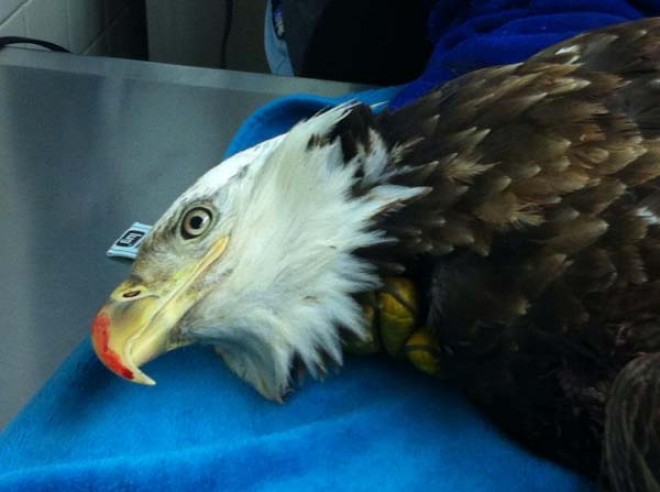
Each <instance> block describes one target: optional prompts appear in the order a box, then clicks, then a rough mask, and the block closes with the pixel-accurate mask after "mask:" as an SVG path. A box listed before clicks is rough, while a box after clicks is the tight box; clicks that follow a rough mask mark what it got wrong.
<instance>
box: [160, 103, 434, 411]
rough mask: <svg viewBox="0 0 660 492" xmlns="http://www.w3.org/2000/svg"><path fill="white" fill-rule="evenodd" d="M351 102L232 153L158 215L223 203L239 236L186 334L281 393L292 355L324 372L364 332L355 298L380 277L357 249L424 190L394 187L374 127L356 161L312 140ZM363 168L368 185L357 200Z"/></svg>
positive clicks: (231, 231) (271, 393)
mask: <svg viewBox="0 0 660 492" xmlns="http://www.w3.org/2000/svg"><path fill="white" fill-rule="evenodd" d="M351 107H352V106H350V105H347V106H340V107H338V108H335V109H332V110H330V111H326V112H325V113H322V114H320V115H318V116H315V117H314V118H312V119H310V120H308V121H306V122H304V123H301V124H299V125H297V126H296V127H294V128H293V129H292V130H291V131H290V132H289V133H288V134H286V135H285V136H283V137H277V138H275V139H272V140H270V141H268V142H266V143H264V144H262V145H261V146H257V147H255V148H253V149H250V150H248V151H246V152H244V153H242V154H238V155H237V156H235V157H233V158H231V159H229V160H228V161H227V162H225V163H223V164H222V165H220V166H218V167H216V168H214V169H213V170H211V171H210V172H208V173H207V174H206V175H205V176H203V177H202V178H201V179H200V180H199V181H198V182H197V183H196V184H195V185H194V186H193V187H191V188H190V189H189V190H188V191H187V192H186V193H184V195H182V196H181V197H180V198H179V200H178V201H177V202H176V203H175V204H174V205H173V206H172V207H171V209H170V210H169V211H168V213H167V214H166V215H165V217H163V219H161V222H159V224H161V223H162V224H163V225H162V226H161V228H165V227H166V226H165V225H164V224H168V223H171V222H172V221H173V220H174V217H177V216H178V215H180V214H181V213H182V212H181V209H183V208H185V207H187V206H190V204H194V203H198V202H208V201H211V202H212V203H213V206H214V208H215V209H217V212H218V213H217V215H218V220H217V222H216V223H215V224H214V232H213V234H214V235H216V236H220V235H228V236H229V238H230V240H229V244H228V246H227V250H226V252H225V253H224V255H223V257H222V258H221V260H220V261H219V262H218V264H217V265H215V268H214V271H213V272H212V273H211V274H209V275H208V277H207V279H206V281H207V282H208V283H213V284H214V286H213V289H212V290H211V291H210V293H209V294H208V295H206V297H205V298H204V300H203V301H201V302H199V303H198V305H197V306H196V307H195V309H193V310H191V312H190V313H189V314H188V315H187V317H186V319H185V320H184V323H183V325H184V326H182V332H183V334H184V335H185V336H188V337H190V338H193V339H197V340H200V341H204V342H207V343H212V344H214V345H216V346H218V347H219V351H220V353H221V354H222V355H223V358H224V360H225V362H226V363H227V364H228V366H229V367H230V368H231V369H232V370H233V371H235V372H236V373H237V374H238V375H239V376H240V377H242V378H243V379H245V380H247V381H248V382H250V383H251V384H252V385H253V386H255V388H257V390H259V391H260V392H261V393H262V394H263V395H264V396H266V397H268V398H271V399H275V400H279V399H281V398H282V395H284V394H285V393H286V391H287V389H288V388H289V386H290V384H291V381H290V374H291V367H292V362H293V359H294V357H296V356H297V357H299V358H300V360H301V361H302V362H303V363H304V364H305V366H306V367H307V368H308V370H309V372H310V373H311V374H312V375H319V374H322V373H323V372H324V365H325V359H326V358H327V357H329V358H330V359H332V360H333V361H334V362H336V363H337V364H340V363H341V360H342V354H341V340H340V329H341V328H344V329H347V330H349V331H352V332H353V333H355V334H356V335H357V336H363V335H364V326H363V320H362V310H361V308H360V306H358V304H357V303H356V302H355V300H354V297H353V296H354V294H356V293H359V292H362V291H367V290H372V289H374V288H376V287H377V285H378V283H379V279H378V277H377V274H376V272H375V271H374V269H373V268H372V266H371V265H370V264H369V263H368V262H366V261H365V260H363V259H361V258H359V257H358V256H356V255H355V254H353V253H354V252H355V250H357V249H361V248H365V247H369V246H372V245H375V244H378V243H380V242H382V241H384V240H385V239H386V238H385V237H384V234H383V233H382V232H381V231H378V230H374V228H373V225H374V217H375V216H376V215H378V214H380V213H382V212H383V211H384V210H386V209H388V208H390V207H399V206H401V204H402V203H404V202H405V201H407V200H409V199H410V198H412V197H414V196H417V195H419V194H421V193H424V192H425V190H424V189H422V188H414V189H411V188H406V187H401V186H393V185H388V184H387V183H386V181H387V178H388V177H389V176H390V175H391V174H392V171H391V170H390V169H389V168H388V163H389V160H388V159H389V156H388V154H387V151H386V148H385V145H384V144H383V142H382V141H381V139H380V137H379V136H378V135H377V134H376V133H375V132H373V134H372V145H370V146H369V148H370V149H371V150H370V152H366V150H364V149H361V151H360V152H359V155H358V156H356V157H355V158H354V159H353V160H352V161H351V162H348V163H347V162H344V159H343V154H342V151H341V146H340V144H339V142H338V141H335V142H328V143H324V144H323V145H317V146H309V145H308V143H309V141H310V139H311V138H312V137H313V136H317V137H318V136H321V137H322V136H327V135H328V134H329V132H330V130H331V129H332V128H333V127H334V126H335V125H336V124H337V123H338V122H339V121H340V120H341V119H342V118H343V117H345V115H346V114H348V112H349V111H350V110H351ZM360 165H361V166H363V167H362V169H363V176H364V178H363V182H364V183H365V184H367V185H368V186H367V188H368V191H367V192H366V193H365V194H364V195H361V196H353V194H352V189H353V187H354V185H355V181H356V178H355V171H356V166H360ZM390 167H391V166H390ZM157 227H158V225H157Z"/></svg>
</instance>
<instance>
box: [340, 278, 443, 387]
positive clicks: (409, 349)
mask: <svg viewBox="0 0 660 492" xmlns="http://www.w3.org/2000/svg"><path fill="white" fill-rule="evenodd" d="M384 284H385V285H384V286H383V288H382V290H380V291H378V292H375V293H370V294H367V295H364V296H363V297H362V298H361V299H360V304H361V306H362V310H363V312H364V322H365V325H366V328H367V330H366V334H365V337H364V338H363V339H358V338H357V337H355V336H349V337H348V338H347V339H346V340H345V346H346V350H347V351H348V352H350V353H352V354H355V355H369V354H375V353H378V352H385V353H386V354H388V355H390V356H392V357H395V358H397V359H408V360H409V361H410V362H411V363H412V364H413V365H414V366H415V367H416V368H418V369H419V370H420V371H423V372H425V373H427V374H432V375H434V376H441V375H442V374H443V370H442V367H441V357H440V355H441V352H440V343H439V341H438V339H437V338H436V337H435V336H434V335H433V333H432V332H431V331H430V330H428V329H427V328H425V327H420V326H419V325H418V320H417V310H418V298H417V292H416V290H415V285H414V284H413V283H412V282H411V281H410V280H408V279H407V278H403V277H390V278H386V279H384Z"/></svg>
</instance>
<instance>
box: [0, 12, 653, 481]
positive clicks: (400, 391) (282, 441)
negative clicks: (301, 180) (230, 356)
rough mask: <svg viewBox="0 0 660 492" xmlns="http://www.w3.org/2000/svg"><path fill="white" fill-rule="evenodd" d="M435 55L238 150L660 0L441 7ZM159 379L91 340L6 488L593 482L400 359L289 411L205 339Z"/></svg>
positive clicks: (432, 23) (57, 384)
mask: <svg viewBox="0 0 660 492" xmlns="http://www.w3.org/2000/svg"><path fill="white" fill-rule="evenodd" d="M429 4H430V6H431V7H432V9H431V15H430V17H429V35H430V36H431V39H432V40H433V41H434V44H435V51H434V53H433V56H432V58H431V59H430V60H429V64H428V67H427V69H426V71H425V72H424V74H422V75H421V76H420V77H419V79H417V80H415V81H413V82H411V83H410V84H407V85H406V86H404V87H403V88H388V89H384V90H379V91H370V92H367V93H362V94H353V95H347V96H346V97H342V98H335V99H326V98H319V97H312V96H293V97H288V98H284V99H282V100H279V101H276V102H274V103H271V104H270V105H267V106H265V107H264V108H262V109H261V110H259V111H257V112H256V113H255V114H254V115H253V116H252V117H251V118H250V119H249V120H248V121H246V123H245V125H244V126H243V127H242V129H241V130H240V131H239V132H238V134H237V136H236V138H235V139H234V141H233V142H232V144H231V145H230V147H229V149H228V150H227V155H230V154H232V153H235V152H237V151H239V150H242V149H243V148H246V147H249V146H251V145H253V144H255V143H257V142H259V141H262V140H264V139H266V138H269V137H272V136H275V135H277V134H280V133H282V132H283V131H286V130H288V129H289V128H290V127H291V126H292V125H293V124H295V123H296V122H297V121H299V120H300V119H301V118H306V117H309V116H311V115H313V114H314V113H316V112H318V111H319V110H320V109H322V108H323V107H325V106H327V105H331V104H336V103H340V102H343V101H346V100H350V99H358V100H362V101H365V102H366V103H369V104H376V103H381V102H383V101H388V100H389V101H390V105H391V106H392V107H398V106H400V105H402V104H405V103H406V102H409V101H410V100H412V99H415V98H416V97H418V96H420V95H421V94H424V93H425V92H427V91H428V90H431V89H432V88H433V87H436V86H437V85H439V84H441V83H442V82H444V81H446V80H449V79H450V78H453V77H455V76H457V75H460V74H462V73H465V72H467V71H470V70H473V69H476V68H481V67H483V66H487V65H492V64H498V63H508V62H516V61H520V60H522V59H524V58H525V57H527V56H529V55H530V54H532V53H534V52H535V51H537V50H539V49H542V48H544V47H546V46H548V45H549V44H551V43H553V42H556V41H559V40H561V39H564V38H566V37H568V36H571V35H573V34H575V33H577V32H579V31H582V30H584V29H588V28H592V27H596V26H600V25H605V24H611V23H614V22H621V21H624V20H629V19H634V18H637V17H640V16H643V15H651V14H657V13H658V12H659V11H660V0H656V1H653V0H644V1H641V0H640V1H637V2H625V1H621V0H619V1H615V0H608V1H606V0H601V1H599V2H593V1H587V0H583V1H580V0H574V1H568V0H561V1H560V0H557V1H550V0H543V1H542V0H537V1H515V0H490V1H482V2H464V1H462V0H445V1H439V2H429ZM147 371H148V373H149V374H151V375H152V376H154V377H155V378H156V379H157V380H158V381H159V384H158V385H157V386H156V387H154V388H144V387H142V386H137V385H132V384H129V383H126V382H124V381H122V380H120V379H118V378H117V377H115V376H114V375H112V374H110V373H109V372H108V371H107V370H106V369H105V368H103V367H102V366H101V364H100V363H99V362H98V361H97V359H96V357H95V356H94V354H93V352H92V349H91V347H90V345H89V342H88V341H85V342H83V343H82V344H81V345H80V346H79V347H78V348H77V349H76V350H75V351H74V352H73V353H72V354H71V356H70V357H69V358H68V360H67V361H66V362H65V363H64V364H63V365H62V366H61V367H60V368H59V369H58V370H57V372H56V373H55V374H54V375H53V377H52V378H51V379H50V380H49V381H48V383H47V384H46V385H45V386H44V388H43V389H42V390H41V391H40V392H39V393H38V394H37V395H36V396H35V397H34V398H33V400H32V401H31V402H30V403H29V404H28V405H27V406H26V407H25V408H24V410H23V411H22V412H21V413H20V414H19V415H18V416H17V417H16V418H15V419H14V420H13V421H12V422H11V423H10V424H9V425H8V427H7V428H6V429H5V430H4V432H3V433H2V434H1V435H0V464H1V465H0V491H15V490H53V491H55V490H58V491H59V490H67V491H84V490H98V491H124V490H135V491H154V490H158V491H170V490H171V491H175V490H176V491H180V490H223V491H234V490H235V491H246V490H268V491H279V490H283V491H284V490H286V491H292V490H365V491H366V490H376V489H378V490H381V491H388V490H392V491H399V490H411V491H414V490H428V489H432V490H447V491H452V492H459V491H474V490H479V491H485V492H488V491H493V492H495V491H539V492H541V491H548V492H549V491H557V490H561V491H566V492H571V491H576V492H577V491H588V490H594V489H595V484H594V483H592V482H591V481H589V480H587V479H585V478H583V477H580V476H578V475H576V474H575V473H573V472H571V471H570V470H566V469H564V468H562V467H560V466H558V465H556V464H554V463H551V462H549V461H546V460H544V459H542V458H539V457H536V456H534V455H532V454H530V453H528V452H527V451H526V450H524V449H522V448H521V447H520V446H519V445H517V444H516V443H513V442H511V441H510V440H509V439H507V438H506V437H505V436H503V435H502V434H500V433H499V432H498V431H497V430H496V429H495V428H494V427H493V426H492V425H490V424H489V423H488V422H487V420H486V419H484V417H483V416H481V415H480V414H479V413H478V412H477V411H476V410H475V409H474V408H473V407H472V406H471V405H470V404H469V403H467V402H466V400H465V399H464V398H463V397H462V396H461V394H460V392H459V391H457V390H455V389H454V388H452V387H451V386H450V384H448V383H446V382H441V381H438V380H435V379H433V378H430V377H427V376H425V375H423V374H421V373H419V372H417V371H415V370H413V369H411V368H410V367H408V366H407V365H405V364H403V363H397V362H395V361H392V360H387V359H384V358H380V357H367V358H348V359H347V361H346V363H345V366H344V368H343V369H342V370H341V372H339V373H338V374H331V375H330V376H329V377H328V378H327V380H326V381H325V382H322V383H319V382H312V381H310V382H308V383H306V384H305V385H304V386H303V387H302V388H300V389H299V390H298V391H297V392H296V393H295V394H294V395H293V396H292V397H291V399H290V400H289V401H288V402H287V403H286V404H285V405H278V404H274V403H271V402H268V401H266V400H264V399H263V398H261V397H260V396H259V395H258V394H257V393H256V392H255V391H254V390H253V389H251V388H250V387H248V386H247V385H246V384H244V383H243V382H241V381H240V380H238V379H237V378H236V377H235V376H234V375H233V374H231V373H230V372H229V371H228V370H227V369H226V368H225V367H224V366H223V365H222V363H221V362H220V360H219V359H218V357H217V356H215V355H214V353H213V352H212V351H211V349H209V348H208V347H189V348H185V349H181V350H178V351H175V352H172V353H170V354H168V355H166V356H164V357H162V358H160V359H158V360H156V361H154V362H153V363H151V364H150V365H149V367H148V370H147Z"/></svg>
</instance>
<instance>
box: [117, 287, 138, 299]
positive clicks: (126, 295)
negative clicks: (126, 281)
mask: <svg viewBox="0 0 660 492" xmlns="http://www.w3.org/2000/svg"><path fill="white" fill-rule="evenodd" d="M141 293H142V291H141V290H140V289H133V290H129V291H128V292H124V293H123V294H122V295H121V296H122V297H124V298H126V299H130V298H131V297H136V296H139V295H140V294H141Z"/></svg>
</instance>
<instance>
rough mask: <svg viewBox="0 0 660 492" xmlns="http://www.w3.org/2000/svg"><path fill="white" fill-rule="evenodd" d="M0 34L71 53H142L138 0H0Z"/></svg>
mask: <svg viewBox="0 0 660 492" xmlns="http://www.w3.org/2000/svg"><path fill="white" fill-rule="evenodd" d="M0 36H28V37H32V38H38V39H42V40H45V41H51V42H53V43H57V44H59V45H61V46H64V47H65V48H67V49H69V50H70V51H73V52H74V53H84V54H92V55H114V56H126V57H132V58H133V57H137V58H140V57H141V55H142V56H145V55H146V40H145V39H144V4H143V2H142V1H141V0H0Z"/></svg>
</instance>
